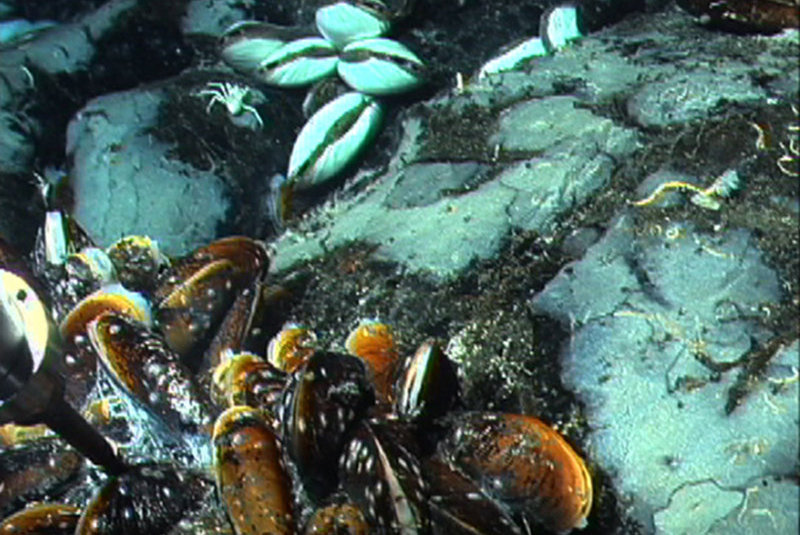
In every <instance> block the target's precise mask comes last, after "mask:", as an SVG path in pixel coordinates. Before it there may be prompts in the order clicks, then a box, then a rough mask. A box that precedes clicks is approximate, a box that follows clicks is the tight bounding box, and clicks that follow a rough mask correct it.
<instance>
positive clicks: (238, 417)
mask: <svg viewBox="0 0 800 535" xmlns="http://www.w3.org/2000/svg"><path fill="white" fill-rule="evenodd" d="M214 449H215V452H216V467H215V468H216V478H217V489H218V492H219V496H220V497H221V499H222V501H223V503H224V504H225V507H226V509H227V510H228V516H229V517H230V519H231V522H233V524H234V526H235V527H236V533H238V534H240V535H247V534H253V535H256V534H261V533H273V534H290V533H294V531H293V530H294V527H293V520H292V510H291V507H292V496H291V491H290V489H291V480H290V479H289V476H288V475H287V473H286V471H285V470H284V467H283V463H282V461H281V452H280V449H279V447H278V438H277V436H276V435H275V433H274V432H273V431H272V429H270V427H269V426H268V425H267V423H266V422H265V421H264V420H263V418H262V417H261V414H260V413H259V411H258V410H256V409H253V408H250V407H245V406H236V407H231V408H229V409H228V410H226V411H225V412H223V413H222V414H221V415H220V416H219V418H218V419H217V422H216V424H215V425H214Z"/></svg>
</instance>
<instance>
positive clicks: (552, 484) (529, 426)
mask: <svg viewBox="0 0 800 535" xmlns="http://www.w3.org/2000/svg"><path fill="white" fill-rule="evenodd" d="M442 449H443V450H444V451H445V452H446V455H445V456H446V457H449V459H450V460H451V461H452V462H453V463H454V464H455V465H457V466H458V467H459V468H461V469H462V470H463V471H464V472H465V473H466V474H467V475H468V476H469V477H471V478H473V479H474V480H475V481H477V482H479V483H481V485H482V486H483V487H484V488H485V489H486V490H487V492H489V493H491V494H492V495H493V496H495V497H496V498H497V499H500V500H502V501H503V502H504V503H506V504H508V505H509V507H510V508H511V509H512V510H513V511H514V512H516V513H518V514H522V515H524V516H525V517H526V518H528V519H529V521H530V522H533V523H538V524H541V525H543V526H544V527H546V528H547V529H549V530H552V531H554V532H565V531H569V530H570V529H572V528H577V527H582V526H584V525H586V517H587V515H588V514H589V510H590V509H591V507H592V478H591V476H590V475H589V471H588V470H587V468H586V464H585V463H584V461H583V459H581V457H580V456H578V454H577V453H575V450H574V449H572V447H571V446H570V445H569V444H568V443H567V441H566V440H564V438H563V437H562V436H561V435H560V434H559V433H558V432H557V431H555V430H554V429H552V428H551V427H550V426H548V425H547V424H545V423H544V422H542V421H541V420H539V419H537V418H534V417H532V416H526V415H520V414H500V413H465V414H463V415H460V416H459V417H458V418H457V423H456V425H455V426H454V428H453V429H452V431H451V433H450V435H449V436H448V437H447V439H446V440H445V442H444V444H443V448H442Z"/></svg>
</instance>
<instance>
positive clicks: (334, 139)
mask: <svg viewBox="0 0 800 535" xmlns="http://www.w3.org/2000/svg"><path fill="white" fill-rule="evenodd" d="M376 6H379V3H370V7H366V6H364V5H360V4H357V3H351V2H345V1H340V2H336V3H334V4H331V5H328V6H324V7H321V8H320V9H318V10H317V12H316V17H315V19H316V28H317V31H318V32H319V35H308V34H307V33H305V32H303V31H302V30H298V29H295V28H287V27H282V26H276V25H272V24H268V23H262V22H255V21H245V22H240V23H237V24H235V25H234V26H232V27H231V28H229V29H228V30H227V31H226V33H225V36H224V37H223V41H222V57H223V59H224V60H225V62H226V63H228V64H229V65H231V66H232V67H233V68H235V69H236V70H238V71H240V72H244V73H246V74H248V75H249V76H252V77H254V78H255V79H257V80H259V81H262V82H265V83H267V84H270V85H275V86H278V87H303V86H309V85H312V84H315V83H317V82H321V81H323V80H325V79H328V78H330V77H331V76H333V75H334V74H337V73H338V76H339V77H340V78H341V80H342V81H344V83H345V84H346V85H347V87H348V90H347V92H345V93H344V94H340V95H338V96H336V98H333V99H332V100H330V101H329V102H327V103H326V104H325V105H323V106H321V107H320V108H319V109H317V110H316V111H314V112H313V114H312V115H311V116H310V117H309V119H308V122H307V123H306V124H305V126H304V127H303V128H302V130H301V131H300V134H299V135H298V137H297V139H296V141H295V143H294V147H293V149H292V153H291V156H290V158H289V168H288V171H287V176H286V180H287V184H286V185H287V186H289V187H291V188H294V189H304V188H308V187H312V186H315V185H318V184H320V183H322V182H323V181H325V180H327V179H329V178H331V177H332V176H334V175H336V174H337V173H339V172H340V171H341V170H342V169H343V168H344V167H346V166H347V165H348V164H349V163H350V162H352V161H353V159H354V158H355V157H356V156H357V155H358V153H359V151H360V149H361V148H362V147H363V146H364V145H365V144H366V143H367V142H368V141H369V140H370V138H372V137H373V136H374V135H375V133H376V132H377V130H378V128H379V126H380V123H381V119H382V116H383V110H382V105H381V103H380V102H379V101H378V100H376V98H375V97H380V96H384V95H394V94H398V93H402V92H405V91H409V90H412V89H414V88H416V87H418V86H420V85H421V84H422V82H423V74H422V73H423V70H424V64H423V62H422V60H420V59H419V57H417V55H416V54H414V53H413V52H412V51H411V50H409V49H408V48H407V47H406V46H405V45H403V44H402V43H399V42H397V41H394V40H391V39H387V38H385V37H382V36H383V35H385V34H386V33H387V32H388V31H389V29H390V26H391V22H390V20H389V17H388V16H387V15H386V14H384V13H382V12H379V11H377V10H376V9H375V7H376ZM312 91H313V90H312ZM212 93H213V94H212ZM207 94H212V97H213V100H212V103H213V102H214V101H217V102H221V103H223V104H225V105H226V106H228V109H229V111H230V110H231V107H230V106H229V101H230V102H231V103H233V105H234V108H235V109H238V110H239V111H241V112H244V111H248V112H250V113H252V112H253V110H252V109H249V108H248V107H247V106H246V104H244V100H243V97H244V95H243V94H242V92H241V90H240V89H238V88H237V87H230V88H229V89H228V90H223V89H222V88H221V86H219V85H218V87H217V88H216V90H212V92H211V93H207ZM237 102H238V103H239V106H238V108H237V106H236V105H237ZM258 121H259V122H260V118H258Z"/></svg>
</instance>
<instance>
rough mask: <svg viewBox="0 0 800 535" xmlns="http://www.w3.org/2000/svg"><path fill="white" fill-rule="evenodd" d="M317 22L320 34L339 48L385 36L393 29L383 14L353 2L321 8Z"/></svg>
mask: <svg viewBox="0 0 800 535" xmlns="http://www.w3.org/2000/svg"><path fill="white" fill-rule="evenodd" d="M315 20H316V23H317V29H318V30H319V33H320V34H322V35H323V36H324V37H325V39H327V40H328V41H330V42H331V43H333V44H334V46H336V47H338V48H342V47H344V46H345V45H347V44H348V43H351V42H353V41H358V40H361V39H369V38H371V37H378V36H381V35H385V34H386V33H388V31H389V29H390V27H391V24H390V23H389V21H388V20H387V19H386V17H384V16H383V15H382V14H380V13H378V12H377V11H375V10H372V9H369V8H366V7H363V6H358V5H355V4H354V3H352V2H336V3H333V4H331V5H328V6H324V7H321V8H319V9H318V10H317V12H316V15H315Z"/></svg>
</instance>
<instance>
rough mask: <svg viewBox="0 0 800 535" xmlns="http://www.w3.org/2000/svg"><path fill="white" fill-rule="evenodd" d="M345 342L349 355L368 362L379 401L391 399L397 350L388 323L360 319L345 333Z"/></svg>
mask: <svg viewBox="0 0 800 535" xmlns="http://www.w3.org/2000/svg"><path fill="white" fill-rule="evenodd" d="M345 346H346V347H347V351H348V352H349V353H350V354H351V355H355V356H357V357H359V358H361V359H362V360H363V361H364V362H366V363H367V364H368V365H369V368H370V370H371V371H372V377H373V383H374V385H375V392H376V394H377V395H378V397H379V399H380V401H381V402H383V403H392V402H393V401H394V392H393V391H392V386H393V384H394V377H395V373H396V371H397V363H398V354H397V347H396V346H395V343H394V335H393V334H392V329H391V327H389V326H388V325H386V324H385V323H380V322H377V321H371V320H367V321H362V322H361V323H360V324H359V325H358V327H356V328H355V329H354V330H353V331H352V332H351V333H350V335H349V336H348V337H347V341H346V342H345Z"/></svg>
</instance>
